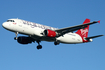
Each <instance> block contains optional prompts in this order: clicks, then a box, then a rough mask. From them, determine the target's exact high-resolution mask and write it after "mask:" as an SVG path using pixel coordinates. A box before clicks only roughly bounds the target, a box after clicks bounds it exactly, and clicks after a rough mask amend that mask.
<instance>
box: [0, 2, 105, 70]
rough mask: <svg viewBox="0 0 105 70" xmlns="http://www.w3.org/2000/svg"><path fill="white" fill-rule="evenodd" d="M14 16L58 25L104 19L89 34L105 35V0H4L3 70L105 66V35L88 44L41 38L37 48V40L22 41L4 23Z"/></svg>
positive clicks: (0, 7) (0, 11)
mask: <svg viewBox="0 0 105 70" xmlns="http://www.w3.org/2000/svg"><path fill="white" fill-rule="evenodd" d="M10 18H19V19H23V20H27V21H31V22H36V23H40V24H43V25H48V26H52V27H56V28H64V27H69V26H73V25H78V24H82V23H83V21H84V20H85V19H86V18H89V19H91V21H98V20H101V24H94V25H91V26H90V29H89V36H94V35H99V34H104V35H105V0H0V70H105V41H104V40H105V36H103V37H100V38H96V39H94V40H93V42H90V43H84V44H60V45H57V46H55V45H54V43H53V42H41V45H42V46H43V48H42V49H41V50H37V49H36V46H37V43H32V44H29V45H22V44H19V43H18V42H17V41H15V40H14V37H15V34H14V33H12V32H9V31H7V30H5V29H4V28H3V27H2V23H3V22H5V21H7V19H10ZM18 36H21V35H20V34H19V35H18ZM68 39H69V38H68Z"/></svg>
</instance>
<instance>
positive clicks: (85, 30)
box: [76, 19, 90, 42]
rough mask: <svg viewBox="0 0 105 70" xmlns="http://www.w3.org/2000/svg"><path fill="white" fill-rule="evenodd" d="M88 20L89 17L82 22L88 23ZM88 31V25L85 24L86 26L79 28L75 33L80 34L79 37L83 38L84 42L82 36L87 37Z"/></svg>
mask: <svg viewBox="0 0 105 70" xmlns="http://www.w3.org/2000/svg"><path fill="white" fill-rule="evenodd" d="M89 22H90V19H86V20H85V21H84V22H83V24H85V23H89ZM88 31H89V25H87V27H86V28H84V29H79V30H78V31H77V32H76V33H77V34H79V35H80V36H81V38H82V39H83V42H86V41H85V40H84V38H87V37H88Z"/></svg>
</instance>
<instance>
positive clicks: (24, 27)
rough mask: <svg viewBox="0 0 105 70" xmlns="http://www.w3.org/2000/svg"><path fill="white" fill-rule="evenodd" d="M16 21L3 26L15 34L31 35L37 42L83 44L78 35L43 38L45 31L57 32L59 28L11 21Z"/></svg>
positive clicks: (19, 20)
mask: <svg viewBox="0 0 105 70" xmlns="http://www.w3.org/2000/svg"><path fill="white" fill-rule="evenodd" d="M10 20H14V21H15V22H12V21H10V22H9V21H8V22H4V23H3V26H4V27H5V28H6V29H8V30H10V31H13V32H19V33H21V34H25V35H29V36H30V37H32V38H34V39H35V40H41V41H51V42H55V41H58V42H60V43H67V44H75V43H83V41H82V38H81V37H80V36H79V35H78V34H76V33H71V32H69V33H67V34H65V35H63V36H60V37H55V38H51V37H46V36H43V34H41V33H43V31H44V30H45V29H50V30H56V29H57V28H53V27H49V26H45V25H41V24H37V23H33V22H29V21H25V20H21V19H10Z"/></svg>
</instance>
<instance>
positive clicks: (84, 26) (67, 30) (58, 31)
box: [55, 21, 100, 36]
mask: <svg viewBox="0 0 105 70" xmlns="http://www.w3.org/2000/svg"><path fill="white" fill-rule="evenodd" d="M95 23H100V21H93V22H90V23H86V24H81V25H76V26H72V27H67V28H61V29H57V30H55V31H56V32H57V33H58V34H59V35H60V36H62V35H64V34H66V33H69V32H73V31H76V30H79V29H84V28H86V27H87V25H92V24H95Z"/></svg>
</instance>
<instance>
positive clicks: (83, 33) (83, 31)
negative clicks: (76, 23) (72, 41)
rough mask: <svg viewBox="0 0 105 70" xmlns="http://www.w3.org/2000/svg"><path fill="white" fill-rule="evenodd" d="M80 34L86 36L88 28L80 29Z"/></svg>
mask: <svg viewBox="0 0 105 70" xmlns="http://www.w3.org/2000/svg"><path fill="white" fill-rule="evenodd" d="M80 31H81V34H82V36H86V33H87V32H88V29H80Z"/></svg>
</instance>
